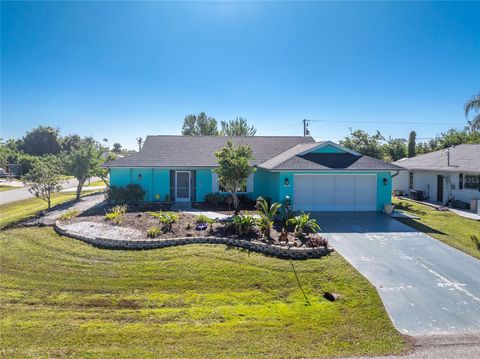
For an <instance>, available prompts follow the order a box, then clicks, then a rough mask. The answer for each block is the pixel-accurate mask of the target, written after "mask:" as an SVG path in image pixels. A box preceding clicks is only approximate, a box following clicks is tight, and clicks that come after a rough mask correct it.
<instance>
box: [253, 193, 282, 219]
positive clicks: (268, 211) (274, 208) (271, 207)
mask: <svg viewBox="0 0 480 359" xmlns="http://www.w3.org/2000/svg"><path fill="white" fill-rule="evenodd" d="M281 206H282V205H281V204H280V203H278V202H275V203H272V204H269V203H268V201H267V200H266V199H265V198H263V197H258V198H257V204H256V207H257V209H258V210H259V211H260V212H262V213H263V215H264V216H266V217H267V218H268V219H269V220H270V221H273V220H274V218H275V215H276V214H277V212H278V210H279V209H280V207H281Z"/></svg>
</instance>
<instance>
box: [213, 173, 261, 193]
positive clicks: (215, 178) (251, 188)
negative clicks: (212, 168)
mask: <svg viewBox="0 0 480 359" xmlns="http://www.w3.org/2000/svg"><path fill="white" fill-rule="evenodd" d="M253 191H254V173H253V172H252V173H250V175H249V176H248V177H247V185H246V191H245V192H237V193H240V194H244V193H252V192H253ZM212 192H214V193H215V192H219V193H228V192H221V191H220V184H219V182H218V174H217V173H215V172H212Z"/></svg>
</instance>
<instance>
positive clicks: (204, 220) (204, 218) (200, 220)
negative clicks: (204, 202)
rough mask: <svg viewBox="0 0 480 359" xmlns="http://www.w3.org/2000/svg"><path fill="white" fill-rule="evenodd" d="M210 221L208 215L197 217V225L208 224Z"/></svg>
mask: <svg viewBox="0 0 480 359" xmlns="http://www.w3.org/2000/svg"><path fill="white" fill-rule="evenodd" d="M209 219H210V218H208V217H207V216H206V215H204V214H201V215H199V216H197V218H196V220H195V223H208V221H209Z"/></svg>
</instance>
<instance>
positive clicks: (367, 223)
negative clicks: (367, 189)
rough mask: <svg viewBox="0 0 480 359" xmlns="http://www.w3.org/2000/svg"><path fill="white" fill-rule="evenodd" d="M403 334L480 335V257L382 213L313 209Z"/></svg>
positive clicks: (340, 251) (338, 248) (337, 245)
mask: <svg viewBox="0 0 480 359" xmlns="http://www.w3.org/2000/svg"><path fill="white" fill-rule="evenodd" d="M312 215H313V216H314V217H316V218H317V220H318V221H319V223H320V225H321V226H322V229H323V232H324V233H322V234H323V235H325V236H326V237H327V238H328V239H329V242H330V244H331V245H332V246H333V247H334V248H335V249H336V250H337V251H338V252H339V253H340V254H341V255H342V256H343V257H345V258H346V259H347V260H348V261H349V262H350V263H351V264H352V265H353V266H354V267H355V268H356V269H357V270H358V271H359V272H360V273H362V274H363V275H364V276H365V277H366V278H367V279H368V280H369V281H370V282H371V283H372V284H373V285H374V286H375V287H376V288H377V290H378V292H379V294H380V296H381V298H382V300H383V303H384V304H385V307H386V309H387V312H388V314H389V315H390V317H391V319H392V322H393V324H394V325H395V327H396V328H397V329H398V330H399V331H400V332H401V333H404V334H408V335H412V336H418V335H432V334H460V333H480V261H479V260H477V259H475V258H473V257H471V256H469V255H467V254H464V253H462V252H460V251H458V250H456V249H454V248H451V247H449V246H447V245H445V244H443V243H441V242H440V241H437V240H436V239H434V238H432V237H430V236H427V235H425V234H423V233H420V232H417V231H416V230H414V229H413V228H411V227H409V226H407V225H405V224H403V223H400V222H399V221H397V220H395V219H393V218H391V217H389V216H386V215H384V214H382V213H374V212H368V213H367V212H363V213H352V212H342V213H340V212H338V213H325V212H317V213H312Z"/></svg>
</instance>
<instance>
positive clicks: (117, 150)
mask: <svg viewBox="0 0 480 359" xmlns="http://www.w3.org/2000/svg"><path fill="white" fill-rule="evenodd" d="M112 151H113V152H115V153H120V152H122V145H121V144H120V143H118V142H115V143H114V144H113V149H112Z"/></svg>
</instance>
